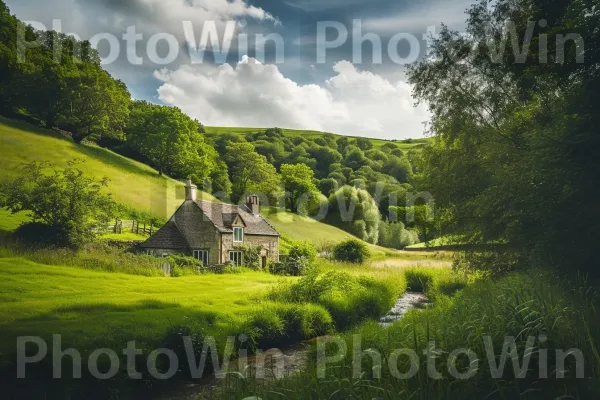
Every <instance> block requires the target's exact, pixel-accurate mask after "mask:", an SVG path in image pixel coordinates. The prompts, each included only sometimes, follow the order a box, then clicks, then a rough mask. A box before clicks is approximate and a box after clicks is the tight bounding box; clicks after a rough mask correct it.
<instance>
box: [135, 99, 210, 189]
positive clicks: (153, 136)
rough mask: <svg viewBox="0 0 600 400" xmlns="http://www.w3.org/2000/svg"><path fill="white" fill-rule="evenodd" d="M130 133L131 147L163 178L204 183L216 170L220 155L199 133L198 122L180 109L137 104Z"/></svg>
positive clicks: (144, 103)
mask: <svg viewBox="0 0 600 400" xmlns="http://www.w3.org/2000/svg"><path fill="white" fill-rule="evenodd" d="M126 132H127V141H128V142H129V144H130V146H131V147H132V148H133V149H135V150H136V151H138V152H139V153H140V154H142V155H143V156H145V157H147V158H148V159H149V160H150V161H151V162H152V164H153V165H154V166H155V167H156V169H158V173H159V175H162V174H164V173H167V174H170V175H174V176H175V177H179V178H192V177H193V179H194V180H195V181H197V182H203V180H204V178H207V177H209V176H210V174H211V172H212V171H213V169H214V168H215V164H216V158H217V153H216V152H215V150H214V149H213V148H212V146H210V145H208V144H207V143H206V142H205V141H204V137H203V136H202V135H201V134H200V133H199V126H198V121H194V120H192V119H191V118H190V117H188V116H187V115H185V114H184V113H183V112H181V110H180V109H178V108H175V107H168V106H159V105H155V104H150V103H147V102H145V101H135V102H133V103H132V107H131V116H130V119H129V124H128V126H127V130H126Z"/></svg>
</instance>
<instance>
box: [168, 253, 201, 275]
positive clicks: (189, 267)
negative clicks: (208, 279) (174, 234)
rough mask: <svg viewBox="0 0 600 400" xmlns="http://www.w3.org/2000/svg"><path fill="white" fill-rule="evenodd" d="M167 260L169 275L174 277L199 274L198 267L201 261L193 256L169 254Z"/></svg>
mask: <svg viewBox="0 0 600 400" xmlns="http://www.w3.org/2000/svg"><path fill="white" fill-rule="evenodd" d="M167 261H168V262H169V264H171V268H172V272H171V275H172V276H174V277H181V276H191V275H200V274H201V272H200V271H199V270H198V267H201V266H202V261H199V260H197V259H195V258H193V257H186V256H177V255H175V256H169V257H167Z"/></svg>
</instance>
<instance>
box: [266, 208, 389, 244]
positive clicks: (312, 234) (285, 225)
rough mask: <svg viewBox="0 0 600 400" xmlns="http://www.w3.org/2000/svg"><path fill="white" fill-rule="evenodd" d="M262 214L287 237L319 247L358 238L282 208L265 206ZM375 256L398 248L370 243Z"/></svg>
mask: <svg viewBox="0 0 600 400" xmlns="http://www.w3.org/2000/svg"><path fill="white" fill-rule="evenodd" d="M261 214H262V215H264V216H265V217H266V218H267V220H268V221H269V223H270V224H271V225H273V226H274V227H275V229H277V231H279V233H281V234H282V235H283V236H284V237H285V238H288V239H292V240H307V241H309V242H311V243H312V244H314V245H315V246H317V247H320V246H323V245H327V244H336V243H339V242H342V241H344V240H348V239H356V240H358V239H357V238H356V237H354V236H352V235H351V234H349V233H348V232H346V231H343V230H341V229H339V228H336V227H335V226H331V225H327V224H324V223H322V222H318V221H315V220H314V219H311V218H308V217H303V216H300V215H297V214H293V213H290V212H287V211H284V210H282V209H280V208H274V207H272V208H263V209H261ZM368 246H369V249H370V250H371V253H372V254H373V255H375V256H382V255H391V254H392V253H396V250H392V249H386V248H384V247H380V246H375V245H372V244H368Z"/></svg>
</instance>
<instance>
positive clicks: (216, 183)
mask: <svg viewBox="0 0 600 400" xmlns="http://www.w3.org/2000/svg"><path fill="white" fill-rule="evenodd" d="M210 179H211V184H212V193H213V194H219V196H218V198H219V199H221V200H224V201H226V200H229V198H230V197H231V190H232V187H233V186H232V184H231V180H230V179H229V170H228V169H227V164H225V163H224V162H223V161H219V162H217V165H216V167H215V169H214V170H213V172H212V174H211V176H210Z"/></svg>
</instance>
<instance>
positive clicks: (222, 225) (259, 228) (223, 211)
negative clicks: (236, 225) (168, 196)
mask: <svg viewBox="0 0 600 400" xmlns="http://www.w3.org/2000/svg"><path fill="white" fill-rule="evenodd" d="M195 203H196V205H198V207H200V209H201V210H202V212H203V213H204V215H206V217H207V218H208V219H209V220H210V221H211V222H212V223H213V224H214V226H215V227H216V228H217V229H218V230H219V231H220V232H222V233H232V232H233V228H232V226H231V225H232V223H233V222H234V221H235V219H236V217H238V216H239V218H241V220H242V221H243V223H244V224H245V225H246V227H245V228H244V234H245V235H264V236H279V232H277V231H276V230H275V228H273V226H272V225H271V224H270V223H269V222H267V220H266V219H265V218H264V217H263V216H262V215H257V214H252V212H251V211H250V210H249V209H248V208H247V207H246V206H236V205H232V204H224V203H212V202H210V201H203V200H198V201H196V202H195Z"/></svg>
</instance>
